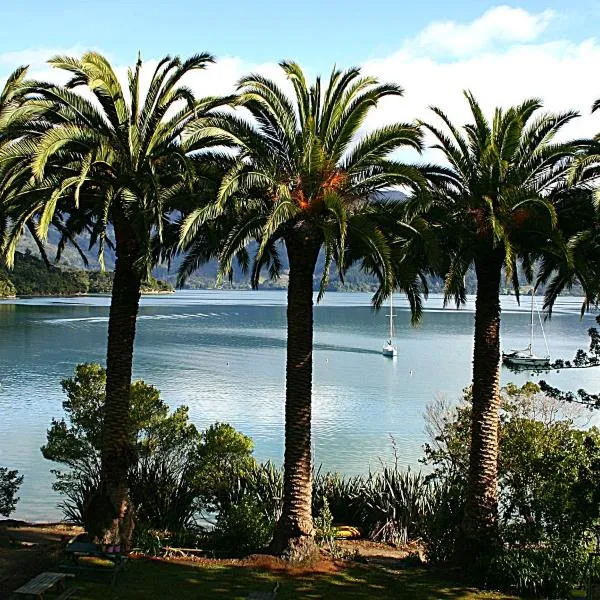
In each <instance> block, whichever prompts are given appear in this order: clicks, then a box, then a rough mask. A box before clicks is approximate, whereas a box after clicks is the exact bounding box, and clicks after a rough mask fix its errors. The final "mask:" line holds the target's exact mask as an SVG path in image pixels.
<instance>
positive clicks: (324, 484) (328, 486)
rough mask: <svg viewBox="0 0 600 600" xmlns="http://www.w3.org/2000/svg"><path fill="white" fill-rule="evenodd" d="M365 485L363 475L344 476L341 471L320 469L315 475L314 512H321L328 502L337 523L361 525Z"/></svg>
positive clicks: (315, 513)
mask: <svg viewBox="0 0 600 600" xmlns="http://www.w3.org/2000/svg"><path fill="white" fill-rule="evenodd" d="M364 485H365V478H364V477H363V476H360V475H357V476H354V477H344V476H343V475H340V474H339V473H321V470H320V469H319V470H318V471H317V473H316V474H315V476H314V477H313V509H312V510H313V514H314V515H317V514H319V512H320V511H321V510H322V509H323V507H324V505H325V502H327V506H328V508H329V510H330V511H331V514H332V515H333V520H334V522H335V523H337V524H343V525H354V526H356V527H359V526H361V525H362V517H363V513H364V501H363V496H362V489H363V488H364Z"/></svg>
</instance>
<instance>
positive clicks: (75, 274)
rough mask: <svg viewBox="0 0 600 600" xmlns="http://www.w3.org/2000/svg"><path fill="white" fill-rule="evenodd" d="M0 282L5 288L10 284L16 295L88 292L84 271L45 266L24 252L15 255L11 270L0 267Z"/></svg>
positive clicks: (54, 294) (70, 294) (69, 294)
mask: <svg viewBox="0 0 600 600" xmlns="http://www.w3.org/2000/svg"><path fill="white" fill-rule="evenodd" d="M2 279H5V280H6V281H8V284H9V287H10V286H11V284H12V287H13V289H14V292H13V293H15V294H18V295H20V296H74V295H77V294H85V293H86V292H87V291H88V276H87V273H86V272H85V271H79V270H63V269H59V268H57V267H53V266H47V265H46V264H45V263H44V262H43V261H42V260H40V259H39V258H37V257H35V256H33V255H32V254H31V253H29V252H28V251H26V252H25V254H21V253H16V255H15V264H14V267H13V269H12V270H10V271H9V270H7V269H2V268H1V267H0V281H1V280H2ZM0 295H1V290H0Z"/></svg>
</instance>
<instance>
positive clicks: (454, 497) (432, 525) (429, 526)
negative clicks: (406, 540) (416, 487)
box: [421, 478, 465, 563]
mask: <svg viewBox="0 0 600 600" xmlns="http://www.w3.org/2000/svg"><path fill="white" fill-rule="evenodd" d="M430 498H431V500H430V506H429V510H428V511H427V513H426V514H425V516H424V519H423V527H422V531H421V533H422V538H423V542H424V544H425V547H426V549H427V559H428V560H429V561H430V562H432V563H450V562H452V561H453V560H454V558H455V556H456V550H457V541H458V536H459V531H460V528H461V526H462V523H463V518H464V510H465V509H464V505H465V481H464V480H462V479H459V478H448V479H445V480H443V481H432V482H431V483H430Z"/></svg>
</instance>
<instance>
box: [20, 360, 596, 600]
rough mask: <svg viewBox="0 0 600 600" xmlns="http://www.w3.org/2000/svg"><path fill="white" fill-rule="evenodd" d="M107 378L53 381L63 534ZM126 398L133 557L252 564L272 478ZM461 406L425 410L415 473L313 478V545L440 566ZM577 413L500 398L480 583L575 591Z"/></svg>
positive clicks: (53, 456)
mask: <svg viewBox="0 0 600 600" xmlns="http://www.w3.org/2000/svg"><path fill="white" fill-rule="evenodd" d="M105 379H106V374H105V370H104V369H103V368H102V367H100V365H97V364H85V365H79V366H78V367H77V368H76V371H75V375H74V376H73V377H72V378H69V379H66V380H64V381H63V383H62V385H63V390H64V392H65V395H66V399H65V401H64V402H63V409H64V415H63V416H62V417H60V418H55V419H53V421H52V423H51V426H50V428H49V429H48V432H47V443H46V444H45V445H44V446H43V447H42V449H41V450H42V453H43V455H44V457H45V458H47V459H49V460H51V461H53V462H54V463H57V465H58V467H59V468H57V469H55V470H53V472H54V474H55V477H56V481H55V484H54V488H55V490H57V491H58V492H59V493H60V494H61V495H62V497H63V501H62V503H61V505H60V506H61V509H62V511H63V514H64V517H65V519H66V520H67V522H69V523H73V524H82V523H83V522H84V512H85V499H86V497H89V496H90V495H91V494H93V493H94V490H95V489H96V488H97V487H98V486H99V485H100V473H101V472H100V462H101V431H102V414H103V408H104V405H105ZM131 392H132V393H131V398H132V414H133V419H132V425H133V428H134V432H133V434H132V435H133V437H134V439H135V445H136V456H137V458H136V461H134V462H133V463H132V465H131V467H130V471H129V473H128V484H129V489H130V499H131V502H132V505H133V507H134V508H135V510H136V515H137V525H136V530H135V532H134V538H133V546H134V547H135V548H136V549H137V550H138V551H141V552H144V553H146V554H149V555H151V556H165V555H168V554H169V553H170V552H171V553H172V552H173V549H174V548H175V549H176V548H180V547H183V548H187V549H188V551H194V552H198V553H200V554H202V555H217V556H220V557H244V556H246V555H248V554H253V553H256V552H263V551H264V550H265V549H266V548H267V546H268V545H269V543H270V541H271V539H272V536H273V532H274V530H275V527H276V523H277V522H278V520H279V519H280V518H281V514H282V510H283V490H284V472H283V470H282V469H281V468H280V467H278V466H275V465H273V464H271V463H258V462H257V461H256V460H255V459H254V457H253V456H252V452H253V442H252V440H251V439H250V438H248V437H247V436H245V435H243V434H242V433H240V432H238V431H236V430H235V429H234V428H232V427H231V426H229V425H226V424H223V423H217V424H214V425H212V426H210V427H208V428H207V429H206V430H205V431H204V432H199V431H197V430H196V428H195V427H194V425H192V424H191V423H190V422H189V419H188V413H187V408H186V407H184V406H180V407H179V408H177V409H176V410H174V411H172V412H171V411H169V408H168V406H167V405H166V404H165V403H164V401H163V400H162V399H161V398H160V392H159V391H158V390H157V389H156V388H154V387H152V386H150V385H147V384H145V383H144V382H142V381H136V382H134V383H133V384H132V390H131ZM472 407H473V396H472V392H471V390H470V389H468V390H466V391H465V394H464V397H463V398H462V400H461V401H460V403H459V404H458V405H456V404H454V403H448V402H445V401H443V400H438V401H435V402H433V403H432V404H430V406H429V407H428V410H427V415H426V422H427V430H428V434H429V441H428V443H427V444H426V445H425V447H424V453H423V458H422V459H421V462H422V463H424V465H426V471H425V473H427V474H425V473H420V472H413V471H410V470H402V469H401V468H400V467H399V465H398V462H397V461H393V462H392V463H390V464H382V465H381V468H380V469H379V470H376V471H371V472H370V473H368V474H367V475H365V476H354V477H346V476H343V475H341V474H338V473H323V472H321V470H320V469H317V470H316V472H314V473H313V488H312V494H311V512H312V514H313V515H315V516H316V518H315V520H314V523H315V529H316V534H315V538H316V541H317V543H318V545H319V546H320V547H321V548H322V549H323V550H324V551H326V552H327V553H328V554H329V555H331V556H332V557H334V558H341V557H344V556H346V554H345V552H346V551H345V550H344V546H343V544H342V543H341V542H340V541H339V540H340V538H342V537H343V536H344V535H347V534H348V533H349V534H350V535H351V536H357V535H361V536H362V537H363V538H365V539H368V540H372V541H374V542H384V543H387V544H391V545H393V546H396V547H400V548H403V547H407V545H408V544H413V546H412V547H413V549H414V548H418V549H420V552H421V555H420V556H421V557H420V558H419V557H418V556H417V554H415V555H414V556H413V562H414V563H415V564H416V565H420V566H422V560H423V558H425V559H426V560H427V562H428V563H429V564H431V565H437V566H443V565H445V564H447V563H448V562H452V561H453V560H454V556H455V553H456V549H457V546H460V545H461V544H462V543H463V542H462V540H461V538H460V531H461V528H462V526H463V521H464V515H465V510H466V501H467V500H466V498H467V496H466V489H465V488H466V485H467V482H468V470H469V462H470V460H469V445H470V444H469V442H470V436H471V435H472V433H471V418H472V417H471V413H472ZM584 410H585V409H584V408H583V407H581V406H577V405H570V406H565V405H564V403H563V402H562V401H560V400H556V399H553V398H551V397H549V396H547V395H545V394H543V393H542V392H541V390H540V388H539V386H537V385H535V384H532V383H526V384H524V385H523V386H522V387H517V386H514V385H508V386H506V387H505V388H503V389H502V390H501V406H500V417H501V418H500V428H499V440H500V441H499V455H498V457H499V458H498V482H499V492H498V496H499V511H498V533H497V535H498V536H499V539H500V541H501V544H500V546H499V547H498V548H497V550H496V551H495V553H494V554H493V556H492V557H490V560H489V562H488V563H487V565H486V566H485V568H484V569H482V570H481V572H480V573H479V577H478V583H479V584H483V585H485V586H487V587H490V588H496V589H504V590H506V591H507V592H511V593H516V594H524V595H527V594H533V595H536V596H542V597H548V598H562V597H565V596H566V595H568V594H569V593H570V591H571V590H572V589H573V588H574V587H576V586H577V585H578V584H579V583H580V579H581V574H582V572H583V571H584V569H585V565H586V562H587V556H588V555H587V553H588V551H589V549H590V548H591V547H592V546H591V537H590V535H589V534H590V531H591V529H592V526H593V524H594V523H595V522H596V520H597V519H598V518H599V517H600V502H599V501H598V500H599V494H600V492H599V489H598V485H597V480H598V476H600V472H599V469H600V466H599V465H600V460H599V459H600V431H598V429H597V428H595V427H592V428H586V429H583V428H582V427H581V424H582V423H584V422H585V414H584V413H583V411H584ZM13 479H14V474H13ZM17 484H18V482H17ZM13 488H14V483H13ZM13 493H14V492H13ZM13 505H14V502H13ZM417 540H420V543H418V542H417ZM415 543H417V545H416V546H415V545H414V544H415ZM346 557H347V556H346ZM347 558H348V557H347Z"/></svg>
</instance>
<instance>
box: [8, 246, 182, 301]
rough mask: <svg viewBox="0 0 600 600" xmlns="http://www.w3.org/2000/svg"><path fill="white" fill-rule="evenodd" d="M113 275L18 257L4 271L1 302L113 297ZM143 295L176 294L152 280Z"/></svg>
mask: <svg viewBox="0 0 600 600" xmlns="http://www.w3.org/2000/svg"><path fill="white" fill-rule="evenodd" d="M112 284H113V274H112V273H111V272H107V271H87V270H83V269H74V268H67V269H61V268H59V267H56V266H48V265H46V264H45V263H44V262H43V261H42V260H41V259H39V258H37V257H36V256H33V255H32V254H30V253H28V252H25V253H20V252H17V253H15V260H14V266H13V268H12V269H10V270H8V269H4V268H1V267H0V298H3V297H4V298H6V297H11V296H17V295H18V296H77V295H81V294H110V293H111V291H112ZM141 291H142V293H144V294H151V293H161V292H162V293H167V292H172V291H173V288H172V286H171V285H170V284H169V283H167V282H166V281H162V280H157V279H154V278H153V277H151V279H150V280H148V281H145V282H143V283H142V290H141Z"/></svg>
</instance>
